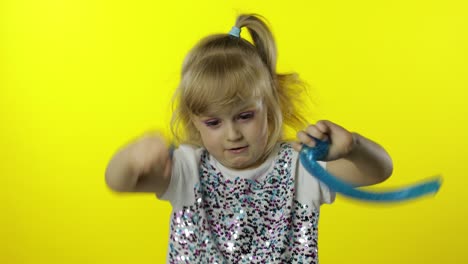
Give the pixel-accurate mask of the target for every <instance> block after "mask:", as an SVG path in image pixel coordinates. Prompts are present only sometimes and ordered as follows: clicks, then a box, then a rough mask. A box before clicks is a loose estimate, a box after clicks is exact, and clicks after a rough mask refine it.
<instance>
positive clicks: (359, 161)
mask: <svg viewBox="0 0 468 264" xmlns="http://www.w3.org/2000/svg"><path fill="white" fill-rule="evenodd" d="M352 136H353V139H354V140H353V142H354V144H353V147H352V149H351V151H350V152H349V153H348V154H347V155H345V156H344V157H342V158H341V159H337V160H333V161H329V162H328V164H327V170H328V171H329V172H330V173H331V174H332V175H335V176H336V177H338V178H340V179H342V180H343V181H346V182H348V183H351V184H354V185H355V186H366V185H373V184H377V183H381V182H383V181H385V180H386V179H388V178H389V177H390V175H392V172H393V164H392V160H391V158H390V156H389V155H388V153H387V152H386V151H385V149H383V148H382V147H381V146H380V145H378V144H377V143H375V142H373V141H371V140H369V139H367V138H365V137H363V136H361V135H359V134H357V133H352Z"/></svg>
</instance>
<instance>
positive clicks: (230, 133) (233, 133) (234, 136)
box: [226, 122, 242, 141]
mask: <svg viewBox="0 0 468 264" xmlns="http://www.w3.org/2000/svg"><path fill="white" fill-rule="evenodd" d="M226 127H227V128H226V129H227V131H226V138H227V140H228V141H238V140H240V139H242V133H241V132H240V130H239V128H238V127H237V126H236V125H235V124H233V123H232V122H230V123H229V124H228V125H227V126H226Z"/></svg>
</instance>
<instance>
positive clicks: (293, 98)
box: [171, 14, 307, 156]
mask: <svg viewBox="0 0 468 264" xmlns="http://www.w3.org/2000/svg"><path fill="white" fill-rule="evenodd" d="M263 20H265V19H264V18H263V17H262V16H260V15H257V14H243V15H240V16H238V17H237V21H236V24H235V26H236V27H238V28H247V29H248V31H249V33H250V35H251V37H252V42H253V44H252V43H250V42H249V41H247V40H245V39H243V38H238V37H234V36H231V35H228V34H215V35H210V36H208V37H205V38H204V39H202V40H201V41H200V42H198V44H197V45H195V47H194V48H193V49H192V50H191V51H190V52H189V53H188V55H187V56H186V58H185V60H184V63H183V65H182V76H181V81H180V84H179V86H178V88H177V90H176V93H175V94H174V98H173V116H172V120H171V131H172V133H173V135H174V138H175V141H176V143H178V144H180V143H187V144H192V145H196V146H203V143H202V141H201V137H200V135H199V133H198V131H197V129H196V128H195V126H194V124H193V123H192V121H191V120H192V116H193V115H200V114H213V113H219V112H221V111H223V109H226V108H228V109H229V108H230V107H233V106H234V105H237V104H239V102H242V101H244V100H247V99H249V100H250V99H254V100H255V99H258V100H261V102H262V103H263V105H264V106H265V107H266V109H267V121H268V143H267V146H266V151H265V152H266V153H265V156H267V155H268V154H269V153H270V152H271V151H272V150H273V148H274V146H275V144H276V143H277V142H280V141H282V140H284V129H285V126H289V127H290V128H292V129H294V130H296V131H297V130H299V129H303V128H304V127H305V125H306V124H307V121H306V119H305V118H304V117H303V116H302V114H301V113H300V112H299V111H298V108H297V104H299V103H301V101H302V100H301V95H302V93H303V92H306V89H304V88H305V83H304V82H303V81H301V80H300V79H299V78H298V75H297V74H296V73H289V74H279V73H277V72H276V57H277V52H276V44H275V41H274V38H273V35H272V33H271V32H270V30H269V28H268V26H267V25H266V23H265V22H264V21H263ZM265 21H266V20H265Z"/></svg>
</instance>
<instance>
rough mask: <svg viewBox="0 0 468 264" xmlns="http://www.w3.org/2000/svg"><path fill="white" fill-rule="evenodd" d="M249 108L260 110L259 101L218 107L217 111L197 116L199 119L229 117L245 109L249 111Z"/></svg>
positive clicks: (260, 104) (260, 103)
mask: <svg viewBox="0 0 468 264" xmlns="http://www.w3.org/2000/svg"><path fill="white" fill-rule="evenodd" d="M250 108H254V109H261V108H262V102H261V101H260V100H248V101H243V102H240V103H237V104H234V105H231V106H226V107H220V108H219V109H218V110H213V111H209V112H207V113H202V114H200V115H199V116H200V117H208V116H229V115H235V114H238V113H239V112H241V111H243V110H246V109H250Z"/></svg>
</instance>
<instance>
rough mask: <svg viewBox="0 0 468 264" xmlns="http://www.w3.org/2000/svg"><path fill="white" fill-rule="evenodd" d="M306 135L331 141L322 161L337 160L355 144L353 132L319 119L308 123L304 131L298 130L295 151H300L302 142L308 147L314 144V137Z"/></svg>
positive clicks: (294, 144) (294, 145)
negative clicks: (312, 123) (311, 123)
mask: <svg viewBox="0 0 468 264" xmlns="http://www.w3.org/2000/svg"><path fill="white" fill-rule="evenodd" d="M308 135H310V136H312V137H315V138H317V139H320V140H326V141H329V142H330V141H331V144H330V148H329V150H328V155H327V157H326V158H325V159H324V161H331V160H337V159H340V158H343V157H345V156H346V155H348V154H349V153H350V152H351V151H352V150H353V147H354V145H355V139H354V137H353V134H352V133H351V132H349V131H348V130H346V129H344V128H343V127H341V126H339V125H337V124H335V123H333V122H331V121H328V120H320V121H318V122H317V123H316V124H315V125H309V126H307V127H306V129H305V131H299V132H298V133H297V138H298V140H299V142H294V143H293V144H292V145H293V148H294V149H295V150H296V151H300V150H301V148H302V144H305V145H307V146H309V147H314V146H315V141H314V139H312V138H310V137H309V136H308Z"/></svg>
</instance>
